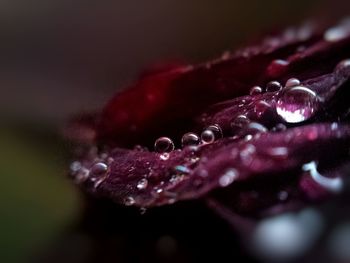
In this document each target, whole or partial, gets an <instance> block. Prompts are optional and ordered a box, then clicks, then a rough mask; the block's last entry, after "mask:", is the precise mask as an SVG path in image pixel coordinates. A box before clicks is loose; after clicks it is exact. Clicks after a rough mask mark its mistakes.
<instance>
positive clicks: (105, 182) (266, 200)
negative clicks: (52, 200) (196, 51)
mask: <svg viewBox="0 0 350 263" xmlns="http://www.w3.org/2000/svg"><path fill="white" fill-rule="evenodd" d="M334 28H336V29H337V32H335V31H334V30H335V29H334ZM339 32H341V35H339V34H340V33H339ZM349 78H350V24H349V23H347V22H341V23H340V24H339V25H337V26H336V27H333V28H320V27H317V26H314V27H310V25H309V24H308V25H304V26H301V27H295V28H289V29H287V30H286V31H285V32H282V33H281V34H280V35H274V36H270V37H267V38H265V39H264V40H262V41H261V42H260V44H257V45H254V46H250V47H247V48H245V49H242V50H238V51H236V52H234V53H232V54H227V53H226V54H225V57H223V58H219V59H217V60H214V61H210V62H207V63H203V64H199V65H176V66H174V67H172V68H170V69H166V70H159V72H152V73H149V74H144V75H143V76H142V77H141V78H140V79H139V80H137V81H136V82H135V83H134V84H133V85H132V86H131V87H129V88H127V89H125V90H124V91H123V92H121V93H118V94H117V95H116V96H115V97H114V98H112V99H111V100H110V101H109V103H108V104H107V105H106V106H105V107H104V108H103V110H102V111H101V112H100V113H98V114H96V115H93V116H94V117H90V118H85V120H84V122H82V123H81V124H79V122H75V123H74V129H75V130H76V129H78V128H79V131H80V132H79V133H77V132H75V133H74V132H73V133H74V135H75V137H78V139H80V143H82V142H83V144H84V147H83V149H84V150H82V151H80V152H79V154H78V155H77V157H76V160H74V162H73V164H74V165H73V164H72V167H71V176H72V177H73V178H74V181H75V182H76V183H77V184H78V185H79V186H80V187H81V189H82V190H83V191H85V192H87V193H89V194H90V195H91V196H94V197H98V198H104V199H108V200H113V201H114V202H116V203H117V204H120V205H122V206H135V207H139V208H142V209H146V208H147V209H148V208H151V207H155V206H164V205H171V204H174V203H177V202H181V201H185V200H203V202H205V203H206V204H208V207H210V208H211V209H214V210H215V211H216V212H218V213H219V214H220V215H222V216H223V217H224V218H225V219H227V220H228V222H230V223H232V224H235V223H234V222H235V220H232V218H234V216H235V215H236V214H238V215H244V216H248V217H261V216H265V215H267V214H275V213H280V212H282V211H286V210H291V209H296V208H300V207H302V206H304V205H306V204H310V203H313V202H316V201H322V200H324V199H325V198H329V197H331V196H332V195H337V194H339V193H341V191H342V190H343V188H344V178H345V177H346V176H348V173H349V172H348V170H347V169H346V167H348V165H349V164H350V163H349V161H350V160H349V149H350V124H349V120H350V104H349V101H350V80H349ZM87 120H88V121H87ZM74 129H73V131H74ZM84 130H85V131H86V133H87V135H86V136H84ZM71 132H72V131H71ZM77 134H78V136H76V135H77ZM88 135H89V136H88ZM223 211H226V212H223ZM227 211H229V212H227ZM231 213H232V214H231Z"/></svg>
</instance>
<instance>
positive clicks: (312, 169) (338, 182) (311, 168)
mask: <svg viewBox="0 0 350 263" xmlns="http://www.w3.org/2000/svg"><path fill="white" fill-rule="evenodd" d="M302 170H303V171H305V172H309V173H310V176H311V178H312V179H313V180H314V181H315V182H316V183H318V184H319V185H320V186H322V187H323V188H325V189H327V190H328V191H330V192H333V193H339V192H340V191H341V190H342V189H343V186H344V183H343V180H342V179H341V178H339V177H335V178H330V177H325V176H323V175H321V174H320V173H319V172H318V170H317V164H316V162H315V161H312V162H309V163H306V164H304V165H303V167H302Z"/></svg>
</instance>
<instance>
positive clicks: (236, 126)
mask: <svg viewBox="0 0 350 263" xmlns="http://www.w3.org/2000/svg"><path fill="white" fill-rule="evenodd" d="M249 122H250V120H249V118H248V117H247V116H245V115H238V116H237V117H236V118H235V119H234V120H233V121H232V122H231V128H232V131H233V132H234V133H237V132H238V131H239V130H241V129H242V128H243V127H244V126H246V125H248V124H249Z"/></svg>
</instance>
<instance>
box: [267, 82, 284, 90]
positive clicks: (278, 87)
mask: <svg viewBox="0 0 350 263" xmlns="http://www.w3.org/2000/svg"><path fill="white" fill-rule="evenodd" d="M281 89H282V85H281V83H279V82H278V81H270V82H269V83H267V84H266V92H275V91H279V90H281Z"/></svg>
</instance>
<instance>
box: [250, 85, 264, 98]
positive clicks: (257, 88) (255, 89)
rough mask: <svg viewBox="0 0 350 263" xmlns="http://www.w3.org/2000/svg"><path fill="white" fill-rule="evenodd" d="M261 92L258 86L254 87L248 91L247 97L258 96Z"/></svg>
mask: <svg viewBox="0 0 350 263" xmlns="http://www.w3.org/2000/svg"><path fill="white" fill-rule="evenodd" d="M262 92H263V90H262V88H261V87H259V86H254V87H252V88H251V89H250V91H249V95H251V96H254V95H258V94H261V93H262Z"/></svg>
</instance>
